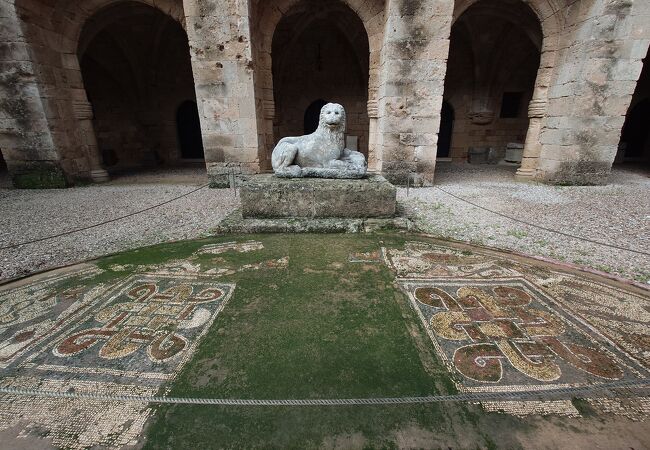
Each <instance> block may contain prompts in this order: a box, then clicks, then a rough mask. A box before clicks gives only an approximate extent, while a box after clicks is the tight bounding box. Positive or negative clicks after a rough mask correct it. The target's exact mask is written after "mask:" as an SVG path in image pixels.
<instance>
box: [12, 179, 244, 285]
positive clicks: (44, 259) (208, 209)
mask: <svg viewBox="0 0 650 450" xmlns="http://www.w3.org/2000/svg"><path fill="white" fill-rule="evenodd" d="M206 183H207V177H206V175H205V169H204V168H203V169H198V168H197V169H194V168H186V169H175V170H169V171H164V172H162V171H161V172H156V171H153V172H149V173H144V174H129V175H123V176H121V177H120V178H117V179H115V180H114V181H112V182H110V183H106V184H102V185H89V186H85V187H78V188H71V189H64V190H39V191H27V190H13V189H6V188H5V189H3V188H0V211H2V214H1V215H0V247H5V246H7V245H12V244H17V243H20V242H25V241H30V240H34V239H39V238H42V237H46V236H51V235H55V234H58V233H62V232H65V231H68V230H72V229H76V228H81V227H86V226H88V225H92V224H96V223H98V222H103V221H105V220H110V219H113V218H117V217H120V216H124V215H127V214H130V213H133V212H136V211H139V210H142V209H145V208H148V207H150V206H153V205H156V204H159V203H162V202H164V201H167V200H170V199H172V198H174V197H178V196H180V195H183V194H185V193H187V192H190V191H192V190H194V189H196V188H197V187H199V186H201V185H204V184H206ZM238 206H239V200H238V199H237V198H236V197H235V196H234V194H233V193H232V191H230V190H216V189H208V188H205V189H202V190H200V191H198V192H195V193H193V194H191V195H189V196H187V197H184V198H182V199H179V200H176V201H174V202H172V203H169V204H166V205H163V206H161V207H159V208H155V209H153V210H151V211H148V212H145V213H142V214H138V215H135V216H133V217H130V218H127V219H124V220H120V221H117V222H113V223H110V224H106V225H102V226H99V227H97V228H93V229H90V230H87V231H82V232H78V233H74V234H71V235H68V236H64V237H60V238H55V239H50V240H47V241H43V242H38V243H34V244H28V245H22V246H20V247H18V248H12V249H5V250H0V279H7V278H13V277H17V276H22V275H27V274H29V273H33V272H36V271H40V270H44V269H49V268H53V267H58V266H62V265H66V264H71V263H74V262H78V261H82V260H85V259H89V258H95V257H98V256H101V255H106V254H110V253H113V252H117V251H122V250H127V249H132V248H137V247H141V246H145V245H152V244H157V243H160V242H165V241H169V240H176V239H191V238H196V237H200V236H202V235H205V234H207V232H208V231H209V230H210V229H211V228H213V227H214V226H215V225H216V224H217V223H218V222H219V221H220V220H221V219H222V218H224V217H225V216H226V215H227V214H228V213H229V212H230V211H232V210H233V209H235V208H237V207H238Z"/></svg>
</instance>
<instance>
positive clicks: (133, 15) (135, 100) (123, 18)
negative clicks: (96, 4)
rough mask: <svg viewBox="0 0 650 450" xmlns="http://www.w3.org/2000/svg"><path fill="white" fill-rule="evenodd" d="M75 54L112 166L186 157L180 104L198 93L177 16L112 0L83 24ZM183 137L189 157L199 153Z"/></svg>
mask: <svg viewBox="0 0 650 450" xmlns="http://www.w3.org/2000/svg"><path fill="white" fill-rule="evenodd" d="M79 60H80V63H81V73H82V75H83V81H84V87H85V88H86V93H87V95H88V97H89V98H90V99H92V107H93V112H94V119H93V124H94V127H95V133H96V136H97V145H98V146H99V149H100V151H101V152H102V155H103V157H104V163H105V164H106V165H107V166H108V167H109V169H110V171H111V172H112V173H119V172H125V171H127V172H128V171H131V170H138V169H146V168H153V167H156V166H159V165H161V164H164V165H169V166H173V165H175V164H176V163H178V161H179V159H181V158H182V157H187V156H185V152H186V150H185V149H181V148H180V144H181V141H183V140H185V137H184V136H183V137H181V138H180V139H179V135H178V132H179V131H180V130H179V129H178V126H180V124H179V123H178V121H177V119H178V113H179V109H178V106H179V105H181V104H182V103H183V102H185V101H187V100H193V101H196V94H195V90H194V78H193V75H192V62H191V57H190V47H189V42H188V39H187V34H186V33H185V31H184V30H183V27H182V26H181V24H180V23H178V22H177V21H176V20H174V19H173V18H172V17H170V16H168V15H167V14H165V13H163V12H162V11H160V10H158V9H157V8H154V7H152V6H150V5H146V4H144V3H143V2H136V1H121V2H117V3H115V4H114V5H111V6H108V7H106V8H102V9H101V10H100V11H99V12H97V14H95V15H93V16H92V17H91V18H89V19H88V21H87V22H86V24H85V25H84V28H83V31H82V33H81V36H80V38H79ZM170 68H173V70H170ZM193 108H194V109H195V108H196V105H194V106H193ZM184 116H185V114H181V117H184ZM188 122H189V123H191V121H188ZM183 123H185V120H184V119H183ZM189 130H191V128H189ZM188 134H189V135H190V136H191V135H192V134H193V133H192V132H189V133H188ZM187 142H188V147H187V148H188V149H193V150H191V154H192V155H194V156H192V157H193V158H202V154H203V153H202V150H201V146H200V145H196V144H192V143H190V142H191V141H190V139H187ZM181 155H183V156H181Z"/></svg>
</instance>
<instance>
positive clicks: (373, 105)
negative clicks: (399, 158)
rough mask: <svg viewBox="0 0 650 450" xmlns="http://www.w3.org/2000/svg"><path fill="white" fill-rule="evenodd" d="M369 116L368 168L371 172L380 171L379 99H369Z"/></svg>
mask: <svg viewBox="0 0 650 450" xmlns="http://www.w3.org/2000/svg"><path fill="white" fill-rule="evenodd" d="M368 118H369V119H370V124H369V129H368V170H369V171H371V172H380V171H381V167H379V160H380V159H381V156H380V155H379V154H378V153H377V152H378V151H379V149H378V148H377V147H378V146H377V122H378V120H379V106H378V105H377V100H376V99H374V98H373V99H372V100H368Z"/></svg>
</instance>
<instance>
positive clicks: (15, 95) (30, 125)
mask: <svg viewBox="0 0 650 450" xmlns="http://www.w3.org/2000/svg"><path fill="white" fill-rule="evenodd" d="M0 21H1V23H0V25H1V26H0V151H2V156H3V158H4V160H5V162H6V164H7V167H8V169H9V171H10V173H11V176H12V180H13V183H14V185H15V186H16V187H20V188H32V187H63V186H65V184H66V180H65V177H64V174H63V172H62V170H61V164H60V155H59V153H58V152H57V149H56V146H55V144H54V140H53V139H52V133H51V131H50V127H49V123H48V115H47V114H46V107H45V105H44V104H43V101H42V95H43V94H42V87H41V86H40V84H39V79H40V77H41V75H42V74H40V73H39V72H38V70H37V67H35V64H34V63H33V53H32V50H31V48H30V46H29V43H28V40H27V39H26V36H25V34H24V33H23V30H22V28H21V24H20V20H19V18H18V14H17V12H16V8H15V6H14V4H13V2H12V1H9V0H0Z"/></svg>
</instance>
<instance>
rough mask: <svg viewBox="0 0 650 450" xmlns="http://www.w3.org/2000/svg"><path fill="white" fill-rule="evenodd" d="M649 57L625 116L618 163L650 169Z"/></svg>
mask: <svg viewBox="0 0 650 450" xmlns="http://www.w3.org/2000/svg"><path fill="white" fill-rule="evenodd" d="M648 66H649V64H648V56H646V58H645V59H644V60H643V69H642V71H641V75H640V77H639V80H638V81H637V85H636V89H635V90H634V95H633V96H632V102H631V103H630V108H629V109H628V112H627V115H626V116H625V124H624V125H623V130H622V132H621V141H620V143H619V146H618V148H619V152H618V155H617V157H616V161H617V162H619V163H626V164H630V165H636V166H644V167H650V126H649V124H650V68H649V67H648Z"/></svg>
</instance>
